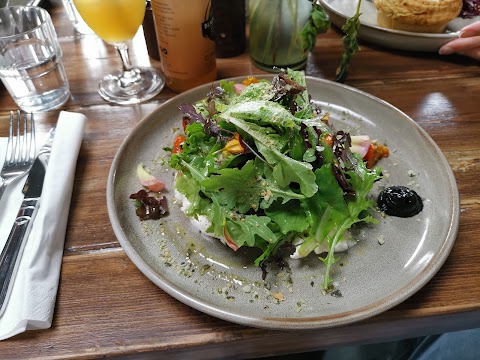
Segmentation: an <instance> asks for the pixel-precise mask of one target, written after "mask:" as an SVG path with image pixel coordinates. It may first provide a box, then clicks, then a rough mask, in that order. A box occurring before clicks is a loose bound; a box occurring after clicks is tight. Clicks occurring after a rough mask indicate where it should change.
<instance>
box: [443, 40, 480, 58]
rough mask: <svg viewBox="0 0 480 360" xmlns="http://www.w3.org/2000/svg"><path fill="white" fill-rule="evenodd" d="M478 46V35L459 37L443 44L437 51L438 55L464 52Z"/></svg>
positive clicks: (479, 41)
mask: <svg viewBox="0 0 480 360" xmlns="http://www.w3.org/2000/svg"><path fill="white" fill-rule="evenodd" d="M479 47H480V36H474V37H469V38H459V39H455V40H452V41H450V42H449V43H447V44H445V45H443V46H442V47H441V48H440V50H439V51H438V52H439V54H440V55H449V54H453V53H456V52H465V51H469V50H471V49H475V48H479Z"/></svg>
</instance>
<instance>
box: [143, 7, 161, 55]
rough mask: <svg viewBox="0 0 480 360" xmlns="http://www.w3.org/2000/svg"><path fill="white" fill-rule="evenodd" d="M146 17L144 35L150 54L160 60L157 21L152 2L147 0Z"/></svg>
mask: <svg viewBox="0 0 480 360" xmlns="http://www.w3.org/2000/svg"><path fill="white" fill-rule="evenodd" d="M146 6H147V7H146V9H145V17H144V18H143V35H144V36H145V42H146V44H147V51H148V55H149V56H150V57H151V58H152V59H155V60H160V54H159V52H158V43H157V34H156V33H155V22H154V19H153V13H152V4H151V3H150V0H147V5H146Z"/></svg>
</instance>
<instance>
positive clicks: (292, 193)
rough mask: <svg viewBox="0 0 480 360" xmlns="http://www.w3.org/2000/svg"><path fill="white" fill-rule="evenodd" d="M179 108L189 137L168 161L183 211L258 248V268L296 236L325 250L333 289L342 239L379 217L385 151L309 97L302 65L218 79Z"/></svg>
mask: <svg viewBox="0 0 480 360" xmlns="http://www.w3.org/2000/svg"><path fill="white" fill-rule="evenodd" d="M180 110H181V111H182V112H183V114H184V117H183V129H184V135H179V136H178V137H177V138H176V139H175V143H174V144H173V148H172V149H171V150H172V155H171V157H170V160H169V163H170V166H172V167H173V168H174V169H176V171H177V174H176V178H175V190H176V191H178V192H179V193H181V194H182V196H183V197H184V199H185V204H184V207H183V210H184V212H185V214H186V215H188V216H190V217H192V218H194V219H196V220H200V219H202V221H203V222H204V223H205V222H206V223H207V226H206V232H207V233H208V234H209V235H211V236H213V237H216V238H219V239H222V241H224V242H225V243H226V244H227V245H228V246H229V247H231V248H232V249H233V250H238V249H239V248H241V247H251V248H257V249H258V257H257V258H256V260H255V264H256V265H258V266H262V264H264V263H265V261H267V260H268V259H271V258H272V257H273V256H274V255H275V253H276V252H277V251H278V250H279V249H280V248H285V247H289V246H290V247H291V246H292V243H293V244H296V245H297V248H296V250H295V254H296V257H305V256H307V255H309V254H311V253H315V250H316V249H318V248H323V249H325V248H326V249H328V250H327V251H326V253H324V254H317V256H319V259H320V260H321V261H322V262H323V263H324V264H325V271H324V281H323V287H324V288H325V289H328V288H329V287H330V286H331V283H332V279H331V276H330V274H331V269H332V265H333V264H334V263H335V262H336V260H337V259H336V256H335V253H334V251H335V247H336V245H337V244H338V243H339V242H341V241H343V240H345V239H348V238H349V237H350V235H349V231H348V230H349V229H350V228H351V227H352V226H353V225H354V224H356V223H375V222H377V220H376V219H375V218H374V217H373V216H372V214H371V213H370V211H369V210H372V209H374V208H375V206H376V202H375V200H374V199H372V198H371V197H370V196H369V192H370V190H371V189H372V187H373V184H374V182H375V181H377V180H379V179H380V178H381V169H380V167H375V163H376V162H377V160H379V159H380V158H382V157H384V156H388V149H387V148H386V147H385V146H384V145H381V144H377V143H376V142H374V141H372V140H370V139H369V137H368V136H351V135H350V134H349V133H348V132H345V131H342V130H334V129H333V127H332V126H331V125H330V124H329V121H328V117H329V114H328V113H327V112H322V110H321V109H318V108H317V107H316V106H315V105H314V103H313V102H311V101H310V96H309V94H308V90H307V88H306V79H305V76H304V73H303V72H302V71H292V70H287V71H282V72H281V73H279V74H278V75H276V76H275V77H274V78H273V80H272V81H267V80H257V79H255V78H247V79H245V81H244V82H243V83H241V84H239V83H234V82H227V81H220V83H219V86H217V87H214V88H212V90H211V91H210V93H209V94H208V95H207V97H206V98H205V99H202V100H201V101H198V102H196V103H194V104H182V105H181V106H180ZM320 255H324V256H320Z"/></svg>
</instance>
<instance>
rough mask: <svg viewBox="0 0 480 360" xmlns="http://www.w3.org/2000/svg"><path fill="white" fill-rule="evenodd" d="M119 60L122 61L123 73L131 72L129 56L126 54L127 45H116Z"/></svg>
mask: <svg viewBox="0 0 480 360" xmlns="http://www.w3.org/2000/svg"><path fill="white" fill-rule="evenodd" d="M115 47H116V48H117V51H118V53H119V54H120V58H121V59H122V66H123V71H130V70H132V62H131V61H130V55H129V54H128V45H127V44H116V45H115Z"/></svg>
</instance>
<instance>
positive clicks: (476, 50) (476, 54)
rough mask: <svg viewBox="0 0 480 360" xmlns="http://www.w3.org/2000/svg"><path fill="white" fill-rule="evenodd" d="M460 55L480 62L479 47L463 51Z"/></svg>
mask: <svg viewBox="0 0 480 360" xmlns="http://www.w3.org/2000/svg"><path fill="white" fill-rule="evenodd" d="M462 55H465V56H468V57H470V58H472V59H475V60H480V47H477V48H474V49H470V50H467V51H464V52H463V54H462Z"/></svg>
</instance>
